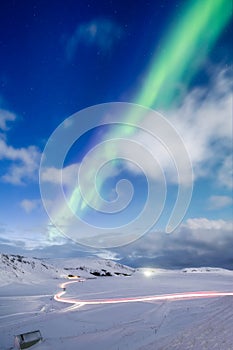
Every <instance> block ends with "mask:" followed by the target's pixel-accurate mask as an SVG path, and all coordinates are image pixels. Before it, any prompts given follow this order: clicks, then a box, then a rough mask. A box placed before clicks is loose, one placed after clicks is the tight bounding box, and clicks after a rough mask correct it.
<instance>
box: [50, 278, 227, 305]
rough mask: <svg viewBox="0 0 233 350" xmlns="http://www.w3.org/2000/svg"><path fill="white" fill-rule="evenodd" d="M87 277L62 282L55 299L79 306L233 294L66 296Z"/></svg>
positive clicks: (185, 293)
mask: <svg viewBox="0 0 233 350" xmlns="http://www.w3.org/2000/svg"><path fill="white" fill-rule="evenodd" d="M84 281H85V279H77V280H74V281H69V282H65V283H62V284H61V285H60V288H62V291H60V292H59V293H57V294H55V296H54V299H55V300H56V301H59V302H63V303H68V304H74V305H76V306H77V307H81V306H83V305H98V304H117V303H132V302H148V301H173V300H191V299H198V298H217V297H223V296H233V292H223V291H221V292H220V291H198V292H197V291H195V292H184V293H173V294H158V295H149V296H138V297H127V298H106V299H89V300H80V299H75V298H72V299H70V298H65V297H64V295H65V294H66V288H67V286H68V285H69V284H73V283H79V282H84Z"/></svg>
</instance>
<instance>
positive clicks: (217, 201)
mask: <svg viewBox="0 0 233 350" xmlns="http://www.w3.org/2000/svg"><path fill="white" fill-rule="evenodd" d="M232 202H233V200H232V198H231V197H229V196H211V197H210V198H209V209H221V208H224V207H227V206H229V205H231V204H232Z"/></svg>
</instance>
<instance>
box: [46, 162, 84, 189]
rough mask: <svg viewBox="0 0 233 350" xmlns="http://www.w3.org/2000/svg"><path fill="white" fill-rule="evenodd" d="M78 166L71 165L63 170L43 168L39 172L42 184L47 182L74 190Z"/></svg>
mask: <svg viewBox="0 0 233 350" xmlns="http://www.w3.org/2000/svg"><path fill="white" fill-rule="evenodd" d="M78 170H79V164H71V165H69V166H66V167H64V168H63V169H57V168H55V167H51V168H44V169H43V171H41V178H40V180H41V181H42V182H49V183H52V184H56V185H59V184H60V183H62V184H63V185H65V186H68V187H69V188H74V187H75V185H76V184H77V178H78Z"/></svg>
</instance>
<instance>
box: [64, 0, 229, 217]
mask: <svg viewBox="0 0 233 350" xmlns="http://www.w3.org/2000/svg"><path fill="white" fill-rule="evenodd" d="M231 14H232V2H231V1H230V0H190V1H188V2H187V3H186V4H185V6H184V8H183V10H182V12H181V13H179V16H177V17H176V18H175V20H174V21H173V23H171V25H170V28H169V30H168V32H167V34H166V35H165V37H164V40H163V41H162V44H161V45H160V48H159V49H157V50H156V52H155V53H154V56H153V58H152V61H151V63H150V65H149V69H148V72H147V73H146V74H145V79H144V83H143V88H142V89H141V91H140V92H139V93H138V95H137V96H136V98H135V99H134V100H133V103H135V104H139V105H142V106H145V107H148V108H153V109H155V108H156V109H159V108H163V109H165V110H166V109H168V108H169V106H171V105H172V104H173V103H174V102H175V101H176V102H177V99H179V98H178V96H177V95H179V93H178V89H179V87H180V86H184V87H185V88H187V87H188V86H189V84H190V83H191V81H192V78H193V77H194V76H195V74H196V73H197V71H198V69H199V68H200V65H201V63H203V62H204V61H205V58H206V57H207V55H208V53H209V52H210V50H211V49H212V47H213V45H214V44H215V43H216V41H217V39H218V38H219V36H220V34H221V32H222V31H223V29H224V27H225V26H226V24H227V23H228V22H229V20H230V18H231ZM139 118H143V116H142V115H135V114H134V115H127V116H126V117H125V123H126V124H127V123H130V122H132V121H134V122H137V120H138V119H139ZM116 129H117V130H113V131H111V132H110V133H109V134H108V135H107V138H108V139H111V138H118V137H121V138H124V137H127V136H130V135H131V134H132V133H133V131H132V128H131V127H129V126H127V125H125V126H124V128H121V132H120V134H119V129H118V128H116ZM103 152H104V154H106V159H109V158H111V159H114V158H116V150H114V149H113V148H111V149H109V148H108V149H107V148H105V149H104V150H103ZM94 171H95V170H92V169H90V172H89V173H88V174H86V176H87V177H89V178H90V179H91V178H93V174H94ZM98 181H99V183H98V187H99V188H102V187H103V184H104V179H98ZM86 198H87V199H88V202H89V203H92V204H94V205H95V207H96V208H98V203H97V201H98V199H97V200H96V199H95V191H93V190H91V189H87V193H86ZM69 207H70V208H71V210H72V211H73V212H74V213H77V214H79V216H82V215H83V214H84V212H83V211H84V209H85V208H87V207H88V204H87V203H86V201H85V200H84V199H83V198H82V195H81V192H80V188H79V186H77V187H76V188H75V189H74V191H73V192H72V194H71V196H70V199H69ZM61 214H62V213H61V212H60V213H59V214H58V215H61Z"/></svg>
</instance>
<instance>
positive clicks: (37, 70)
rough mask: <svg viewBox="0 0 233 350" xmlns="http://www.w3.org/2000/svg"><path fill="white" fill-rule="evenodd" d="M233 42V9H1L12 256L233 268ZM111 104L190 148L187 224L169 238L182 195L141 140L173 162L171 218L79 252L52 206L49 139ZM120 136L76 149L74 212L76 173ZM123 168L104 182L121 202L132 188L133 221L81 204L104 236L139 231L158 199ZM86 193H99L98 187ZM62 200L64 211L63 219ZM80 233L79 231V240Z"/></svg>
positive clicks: (1, 237)
mask: <svg viewBox="0 0 233 350" xmlns="http://www.w3.org/2000/svg"><path fill="white" fill-rule="evenodd" d="M213 3H214V4H213ZM232 39H233V36H232V2H231V1H230V0H214V1H212V0H205V1H200V0H191V1H172V0H169V1H168V0H167V1H165V0H164V1H162V0H160V1H146V0H143V1H141V0H136V1H133V0H129V1H123V0H117V1H114V0H112V1H109V0H108V1H107V0H106V1H105V0H99V1H97V0H93V1H86V0H84V1H81V0H77V1H72V0H67V1H53V0H51V1H43V0H40V1H34V0H31V1H28V0H25V1H19V0H18V1H17V0H15V1H13V0H9V1H5V2H1V4H0V49H1V51H0V52H1V54H0V195H1V196H0V208H1V209H0V251H2V252H12V253H22V254H25V255H40V256H47V257H54V256H60V257H69V256H72V257H79V256H83V255H95V256H101V257H109V258H114V259H117V260H119V261H122V262H125V263H128V264H131V265H134V266H138V265H152V266H164V267H172V268H173V267H182V266H194V265H195V266H201V265H209V266H222V267H227V268H231V269H232V268H233V258H232V256H233V255H232V247H233V233H232V228H233V227H232V219H233V213H232V124H231V123H232V50H233V48H232ZM110 102H113V103H114V102H126V103H134V104H139V105H141V106H144V107H147V108H151V109H153V110H155V111H158V112H160V113H162V115H163V116H164V117H165V118H166V119H167V120H168V121H169V122H170V123H171V124H172V125H173V126H174V128H175V129H176V130H177V132H178V133H179V134H180V135H181V137H182V139H183V141H184V144H185V146H186V148H187V151H188V153H189V155H190V158H191V161H192V168H193V174H194V182H193V186H194V187H193V195H192V199H191V203H190V206H189V207H188V210H187V213H186V214H185V216H184V217H183V220H182V222H181V224H180V226H179V227H177V228H176V230H175V231H174V232H173V233H172V234H171V235H169V234H167V233H165V226H166V222H167V217H168V216H170V214H171V212H172V208H173V206H174V203H175V199H176V196H177V193H178V185H177V183H175V181H174V169H173V170H172V168H171V166H170V165H169V164H170V163H168V162H167V160H166V157H165V158H163V156H162V154H163V153H160V152H159V151H155V148H156V147H158V150H159V149H160V148H159V146H158V145H157V146H155V145H154V144H153V142H152V141H151V140H150V137H147V136H145V135H142V134H140V133H138V132H136V133H134V134H133V136H132V135H131V134H130V136H128V139H130V140H131V137H135V139H136V140H137V142H141V143H142V144H145V145H146V146H147V147H149V148H150V147H151V150H152V153H153V152H154V153H153V154H155V155H157V156H158V159H159V160H160V161H161V164H162V167H163V170H164V172H165V176H166V180H167V196H168V197H167V200H166V204H165V207H164V211H163V213H162V215H161V218H160V220H159V221H158V223H157V224H156V225H155V226H153V227H152V228H151V229H150V231H149V232H148V233H146V234H145V235H144V236H143V237H142V238H140V239H139V240H136V241H135V242H133V243H131V244H128V245H126V246H123V247H114V243H113V245H112V247H109V248H108V249H107V248H106V249H105V248H103V249H96V248H90V247H87V246H82V245H80V244H77V243H76V242H73V241H72V240H70V239H69V238H67V237H66V236H64V235H62V234H61V233H59V232H58V230H56V228H54V226H53V224H54V223H51V220H50V219H51V218H49V217H48V215H47V213H46V210H45V209H44V207H43V204H42V201H41V195H40V187H39V166H40V160H41V156H42V154H43V150H44V148H45V146H46V143H47V141H48V140H49V138H50V136H51V134H52V133H53V132H54V130H55V129H56V128H57V127H58V126H59V125H60V124H61V123H63V122H64V121H65V120H66V118H68V117H70V116H71V115H73V114H74V113H77V112H79V111H81V110H83V109H84V108H87V107H91V106H94V105H99V104H103V103H110ZM128 119H129V117H128ZM125 120H126V121H127V118H125ZM80 123H84V121H82V118H81V117H80ZM127 132H128V131H127ZM110 135H114V136H115V137H126V130H125V129H121V128H118V129H117V128H116V129H114V130H112V129H111V128H108V127H107V126H106V127H99V128H95V129H93V130H91V131H89V132H88V133H86V134H85V135H83V136H82V137H81V138H80V139H79V140H77V142H76V143H75V144H74V145H73V146H72V147H71V149H70V150H69V153H68V155H67V158H66V159H65V162H64V169H63V170H64V174H65V175H64V176H65V181H66V183H65V184H64V189H65V191H66V190H67V193H68V194H67V195H68V196H69V198H68V199H67V201H68V202H69V203H70V202H71V200H72V196H73V197H75V196H76V199H75V200H76V202H77V201H78V199H77V194H75V186H76V185H75V182H74V177H73V176H74V174H73V173H72V171H73V169H74V166H77V167H79V166H80V164H81V161H82V159H83V157H84V156H85V154H86V152H87V151H89V150H91V149H92V148H93V147H94V146H96V145H97V144H98V142H102V141H104V140H108V139H109V136H110ZM127 135H129V134H127ZM61 142H62V140H61ZM120 151H121V152H123V155H124V156H125V157H127V156H129V150H128V149H127V151H126V150H124V149H123V150H122V149H121V150H119V149H118V150H117V151H116V154H118V153H117V152H120ZM114 154H115V153H112V154H111V155H112V156H113V155H114ZM139 157H141V158H143V157H142V156H141V155H140V154H139ZM113 158H114V157H113ZM112 165H113V170H111V171H110V170H109V172H108V173H107V174H108V175H109V176H107V175H105V176H103V175H102V179H101V181H100V186H99V190H100V192H101V191H102V195H103V196H105V198H106V199H107V200H112V199H114V198H115V197H114V195H115V192H114V188H115V186H116V183H117V181H119V180H120V179H122V178H126V179H128V180H130V181H131V182H132V184H133V185H134V187H135V197H134V200H133V204H132V207H131V208H129V210H128V211H126V214H124V213H123V214H122V213H121V214H122V215H123V216H122V217H121V219H118V217H115V216H114V215H112V216H107V217H106V216H104V215H103V214H100V216H99V217H98V215H97V213H96V212H93V211H90V210H89V209H88V210H86V211H85V213H84V214H80V213H78V211H79V208H78V206H77V207H76V209H77V213H76V214H77V215H79V214H80V215H81V216H82V215H83V216H84V217H85V218H86V219H87V220H90V223H91V224H94V225H96V224H98V225H99V226H103V227H106V226H107V227H108V225H109V224H110V223H112V225H113V226H114V225H115V226H116V225H120V224H125V223H127V221H128V220H131V219H132V217H133V211H134V210H135V212H136V213H138V211H140V210H141V209H142V207H143V201H144V200H146V195H147V190H146V180H145V176H142V174H138V172H137V171H135V169H134V168H132V167H131V165H130V164H125V163H124V162H122V163H117V164H115V163H113V164H112ZM93 168H95V163H93V161H92V165H90V169H93ZM55 170H59V169H55ZM144 170H145V173H147V174H146V176H148V179H150V180H151V181H152V182H153V183H154V184H155V183H156V181H157V179H155V173H154V169H151V166H148V165H146V166H145V169H144ZM90 171H92V170H90ZM46 174H47V178H46V179H44V178H41V181H42V182H43V181H45V182H46V181H47V182H49V183H51V184H52V183H53V184H55V183H56V176H57V173H56V172H55V171H54V172H53V173H52V172H49V171H48V173H46ZM49 176H50V177H49ZM84 191H86V193H87V197H88V196H89V198H90V197H91V196H92V194H91V192H90V188H89V186H87V188H85V189H84ZM58 202H59V201H58ZM58 202H56V205H54V207H53V211H54V210H55V211H56V215H57V216H58V215H60V216H62V215H63V214H61V213H62V210H63V209H62V207H61V204H60V203H58ZM79 203H80V200H79ZM79 205H80V207H82V208H83V205H82V203H81V204H79ZM155 205H156V202H155ZM118 220H120V221H118ZM51 227H52V229H51ZM79 234H80V232H79V228H77V239H76V241H79V239H78V237H79ZM132 234H133V233H132ZM81 235H85V232H82V233H81ZM68 236H69V235H68ZM80 243H82V242H80ZM90 245H91V246H94V247H95V244H94V245H92V244H90Z"/></svg>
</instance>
